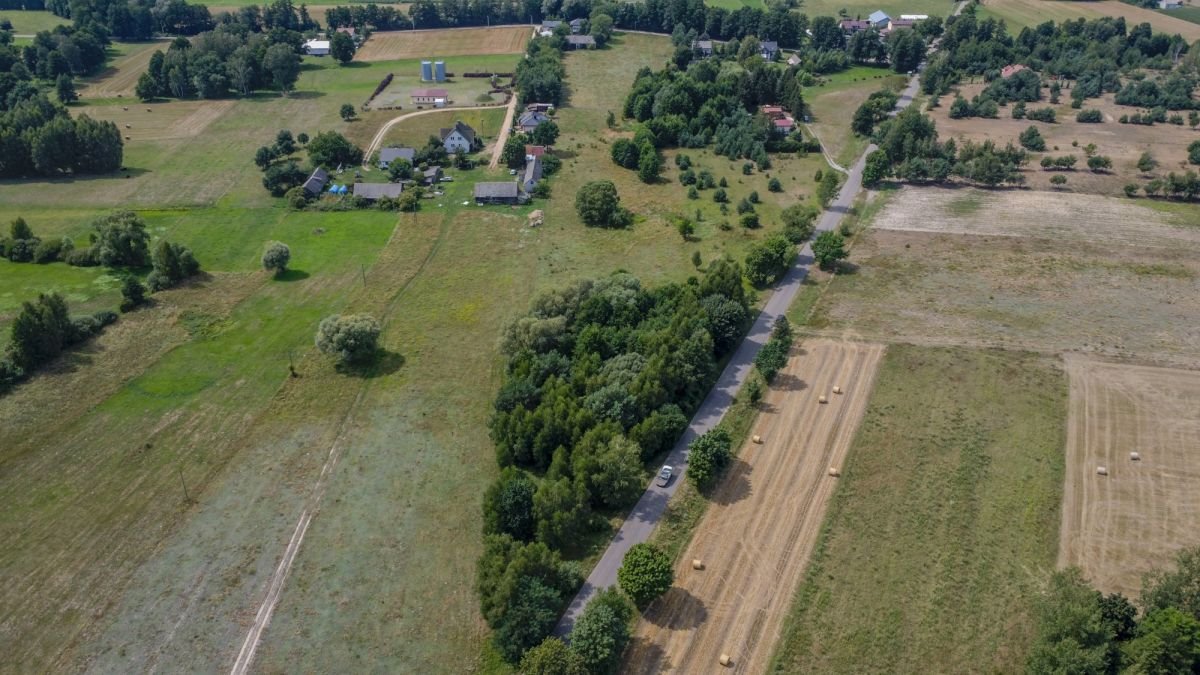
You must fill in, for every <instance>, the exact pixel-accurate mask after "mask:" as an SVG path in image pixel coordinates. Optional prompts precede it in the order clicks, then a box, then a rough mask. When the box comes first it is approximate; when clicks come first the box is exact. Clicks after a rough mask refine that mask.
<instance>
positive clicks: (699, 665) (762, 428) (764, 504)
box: [622, 339, 884, 674]
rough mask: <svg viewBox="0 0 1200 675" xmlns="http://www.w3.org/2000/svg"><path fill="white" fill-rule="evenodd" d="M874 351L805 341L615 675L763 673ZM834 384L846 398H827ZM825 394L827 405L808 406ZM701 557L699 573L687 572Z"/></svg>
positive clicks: (866, 389)
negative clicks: (725, 668) (726, 667)
mask: <svg viewBox="0 0 1200 675" xmlns="http://www.w3.org/2000/svg"><path fill="white" fill-rule="evenodd" d="M883 351H884V348H883V346H881V345H872V344H863V343H854V342H841V341H833V340H824V339H813V340H806V341H805V342H804V343H803V345H802V346H801V347H800V348H798V349H796V350H795V351H794V352H793V355H792V357H791V358H790V360H789V362H788V365H787V367H786V369H785V370H783V371H782V372H781V373H780V374H779V375H778V376H777V379H776V384H775V386H773V387H772V389H771V391H770V393H769V394H768V396H767V397H766V400H765V403H764V405H763V410H764V412H762V413H761V414H760V415H759V416H758V418H757V420H756V422H755V425H754V428H753V429H752V431H751V434H753V435H759V436H761V438H762V441H763V442H762V444H761V445H760V444H755V443H753V442H748V443H747V444H746V445H745V446H744V447H743V448H742V450H741V452H740V453H739V455H738V458H737V460H736V461H735V463H734V465H733V466H732V467H731V469H730V471H729V474H728V476H727V477H726V478H725V479H724V480H723V481H722V482H721V484H720V486H719V487H718V489H717V490H716V492H715V493H714V494H713V495H712V502H713V503H712V505H711V506H710V507H709V509H708V511H707V513H706V514H705V516H704V519H703V521H701V523H700V525H699V527H698V528H697V530H696V533H695V535H694V537H693V538H692V541H691V544H690V545H689V546H688V548H687V550H686V551H685V552H684V554H683V555H682V556H681V559H680V560H679V561H677V564H676V568H675V579H676V581H675V585H674V587H672V588H671V589H670V590H669V591H668V592H667V594H666V595H665V596H664V597H663V598H662V599H660V600H658V601H657V602H655V603H654V604H653V605H651V607H650V608H649V609H648V610H647V611H646V612H645V613H644V614H643V616H642V621H640V622H639V624H638V630H637V633H636V635H635V638H634V642H633V644H632V646H631V647H630V650H629V652H628V653H627V659H626V666H625V667H624V668H623V669H622V672H628V673H647V674H648V673H658V672H679V673H698V672H709V671H711V670H712V669H714V668H716V664H717V659H718V657H719V656H720V655H721V654H729V655H730V656H732V658H733V668H732V672H735V673H761V672H764V671H765V670H766V667H767V661H768V659H769V658H770V656H771V650H772V648H773V647H774V645H775V642H776V640H777V638H778V637H779V633H780V629H781V626H782V624H783V619H784V617H785V615H786V613H787V607H788V604H789V603H790V602H791V599H792V595H791V589H792V588H794V587H795V586H796V584H797V583H798V582H799V580H800V578H801V577H802V576H803V573H804V570H805V569H806V567H807V563H808V560H809V558H810V556H811V554H812V551H813V547H814V546H815V544H816V540H817V535H818V534H819V532H820V529H821V524H822V522H823V520H824V516H825V507H826V505H827V504H828V501H829V498H830V496H831V495H832V494H833V490H834V486H835V485H836V483H837V479H836V478H833V477H831V476H830V475H829V474H828V471H829V468H830V467H840V466H841V465H842V462H843V461H844V460H845V457H846V453H847V451H848V449H849V447H850V444H851V441H852V440H853V438H854V433H855V430H856V429H857V428H858V424H859V422H860V420H861V419H862V415H863V412H864V410H865V409H866V404H867V400H868V398H869V397H870V393H871V389H872V387H873V384H874V378H875V372H876V369H877V367H878V365H879V361H880V358H881V357H882V356H883ZM835 385H836V386H840V387H842V390H843V391H844V392H845V394H843V395H835V394H833V393H832V388H833V387H834V386H835ZM821 395H824V396H827V397H828V400H829V403H828V404H825V405H822V404H820V403H818V402H817V398H818V396H821ZM693 559H699V560H702V561H703V563H704V569H703V570H700V571H697V570H693V569H692V560H693Z"/></svg>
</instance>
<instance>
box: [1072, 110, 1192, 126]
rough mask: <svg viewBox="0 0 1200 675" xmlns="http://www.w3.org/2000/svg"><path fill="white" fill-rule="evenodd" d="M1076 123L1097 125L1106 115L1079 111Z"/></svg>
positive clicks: (1092, 111)
mask: <svg viewBox="0 0 1200 675" xmlns="http://www.w3.org/2000/svg"><path fill="white" fill-rule="evenodd" d="M1075 121H1076V122H1082V123H1085V124H1097V123H1100V122H1103V121H1104V115H1102V114H1101V113H1100V111H1099V110H1096V109H1095V108H1088V109H1087V110H1081V111H1079V113H1078V114H1077V115H1075ZM1182 121H1183V120H1182V119H1180V122H1182Z"/></svg>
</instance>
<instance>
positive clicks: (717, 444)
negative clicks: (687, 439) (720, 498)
mask: <svg viewBox="0 0 1200 675" xmlns="http://www.w3.org/2000/svg"><path fill="white" fill-rule="evenodd" d="M732 446H733V440H732V439H731V438H730V437H729V432H728V431H725V429H723V428H721V427H717V428H716V429H713V430H711V431H708V432H707V433H705V434H704V435H703V436H701V437H699V438H697V439H696V440H694V441H692V444H691V445H689V446H688V469H687V477H688V480H689V481H691V483H692V485H694V486H696V489H698V490H707V489H708V488H710V487H712V486H713V485H714V484H716V482H717V479H718V478H720V477H721V473H722V472H723V471H724V470H725V467H727V466H729V462H730V460H731V459H732V457H733V455H732V452H731V448H732Z"/></svg>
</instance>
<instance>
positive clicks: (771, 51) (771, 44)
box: [758, 40, 779, 61]
mask: <svg viewBox="0 0 1200 675" xmlns="http://www.w3.org/2000/svg"><path fill="white" fill-rule="evenodd" d="M758 53H759V54H762V57H763V58H764V59H766V60H768V61H774V60H775V57H776V56H778V55H779V43H778V42H775V41H774V40H764V41H763V42H762V44H760V45H759V46H758Z"/></svg>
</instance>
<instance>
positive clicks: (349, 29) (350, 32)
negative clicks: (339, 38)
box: [337, 26, 357, 38]
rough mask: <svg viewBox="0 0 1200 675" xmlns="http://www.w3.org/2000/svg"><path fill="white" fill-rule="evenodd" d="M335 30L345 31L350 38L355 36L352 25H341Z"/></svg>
mask: <svg viewBox="0 0 1200 675" xmlns="http://www.w3.org/2000/svg"><path fill="white" fill-rule="evenodd" d="M337 32H339V33H345V34H346V35H349V36H350V37H352V38H353V37H357V33H356V32H355V30H354V26H342V27H341V28H339V29H337Z"/></svg>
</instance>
